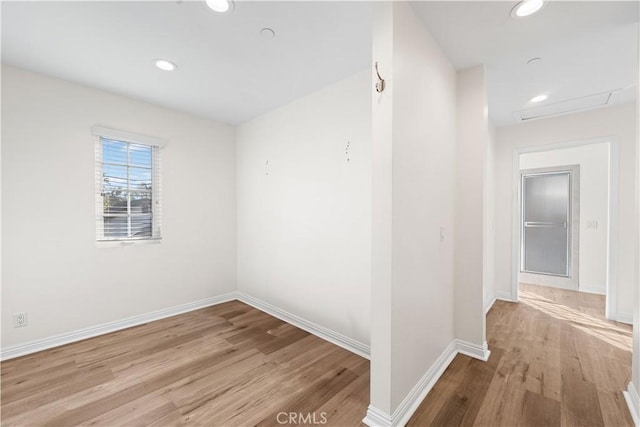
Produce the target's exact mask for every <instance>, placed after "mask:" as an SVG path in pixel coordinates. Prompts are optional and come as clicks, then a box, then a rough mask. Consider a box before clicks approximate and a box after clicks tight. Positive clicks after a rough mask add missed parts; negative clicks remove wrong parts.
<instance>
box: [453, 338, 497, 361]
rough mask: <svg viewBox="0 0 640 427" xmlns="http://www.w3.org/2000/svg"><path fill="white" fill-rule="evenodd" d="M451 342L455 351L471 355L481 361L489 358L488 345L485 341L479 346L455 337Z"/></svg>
mask: <svg viewBox="0 0 640 427" xmlns="http://www.w3.org/2000/svg"><path fill="white" fill-rule="evenodd" d="M453 342H454V343H455V346H456V351H457V352H458V353H460V354H464V355H465V356H469V357H473V358H474V359H479V360H482V361H483V362H486V361H487V360H489V356H490V355H491V352H490V351H489V346H488V345H487V342H486V341H485V342H484V343H483V344H482V345H481V346H479V345H477V344H472V343H470V342H467V341H463V340H459V339H455V340H453Z"/></svg>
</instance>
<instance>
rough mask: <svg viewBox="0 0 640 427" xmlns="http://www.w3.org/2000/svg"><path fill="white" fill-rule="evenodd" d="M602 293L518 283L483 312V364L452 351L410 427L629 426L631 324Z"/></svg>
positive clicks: (630, 423)
mask: <svg viewBox="0 0 640 427" xmlns="http://www.w3.org/2000/svg"><path fill="white" fill-rule="evenodd" d="M604 306H605V299H604V296H601V295H594V294H586V293H580V292H574V291H567V290H562V289H556V288H547V287H541V286H533V285H524V284H522V285H521V287H520V303H519V304H513V303H509V302H504V301H496V303H495V304H494V306H493V308H492V309H491V310H490V311H489V313H488V316H487V339H488V343H489V348H490V350H491V357H490V359H489V361H488V362H487V363H484V362H481V361H478V360H474V359H471V358H469V357H466V356H462V355H458V356H457V357H456V358H455V360H454V361H453V362H452V363H451V365H450V366H449V368H448V369H447V370H446V371H445V373H444V375H443V376H442V377H441V378H440V380H439V381H438V382H437V383H436V385H435V387H434V388H433V390H432V391H431V393H429V395H428V396H427V398H426V399H425V400H424V401H423V402H422V404H421V405H420V407H419V408H418V410H417V411H416V413H415V414H414V416H413V417H412V418H411V421H410V422H409V424H408V425H410V426H426V425H434V426H443V425H447V426H453V425H476V426H520V425H527V426H541V425H544V426H631V425H633V423H632V420H631V417H630V415H629V410H628V409H627V405H626V403H625V400H624V397H623V395H622V390H624V389H625V388H626V386H627V384H628V382H629V379H630V376H631V341H632V337H631V326H629V325H626V324H622V323H616V322H610V321H608V320H606V319H605V317H604Z"/></svg>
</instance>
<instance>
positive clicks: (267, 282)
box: [237, 70, 372, 345]
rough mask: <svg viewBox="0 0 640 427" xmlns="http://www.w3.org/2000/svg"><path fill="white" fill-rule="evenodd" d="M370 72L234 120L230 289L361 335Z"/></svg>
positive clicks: (367, 264)
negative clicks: (234, 260)
mask: <svg viewBox="0 0 640 427" xmlns="http://www.w3.org/2000/svg"><path fill="white" fill-rule="evenodd" d="M371 84H372V83H371V76H370V74H369V70H367V71H363V72H360V73H358V74H356V75H354V76H352V77H350V78H347V79H345V80H342V81H340V82H337V83H334V84H332V85H329V86H327V87H325V88H323V89H321V90H320V91H317V92H314V93H312V94H310V95H307V96H305V97H303V98H300V99H298V100H296V101H294V102H292V103H290V104H288V105H285V106H283V107H281V108H278V109H277V110H274V111H271V112H269V113H267V114H264V115H262V116H260V117H258V118H255V119H253V120H251V121H249V122H247V123H244V124H242V125H240V126H239V127H238V131H237V134H238V142H237V153H238V154H237V157H238V170H237V192H238V289H239V291H240V292H244V293H247V294H248V295H250V296H251V297H254V298H257V299H259V300H261V301H264V302H266V303H269V304H272V305H274V306H276V307H278V308H279V309H281V310H284V311H286V312H288V313H291V314H294V315H296V316H299V317H301V318H303V319H305V320H307V321H310V322H313V323H315V324H317V325H320V326H322V327H325V328H328V329H330V330H332V331H334V332H337V333H339V334H342V335H344V336H346V337H348V338H351V339H353V340H356V341H358V342H360V343H363V344H365V345H368V344H369V338H370V326H369V325H370V318H371V314H370V313H371V307H370V301H371V298H370V293H371V287H370V281H371Z"/></svg>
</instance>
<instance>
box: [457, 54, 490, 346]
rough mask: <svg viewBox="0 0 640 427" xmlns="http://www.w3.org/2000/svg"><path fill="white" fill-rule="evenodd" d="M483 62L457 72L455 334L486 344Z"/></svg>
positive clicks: (485, 158) (485, 97) (463, 338)
mask: <svg viewBox="0 0 640 427" xmlns="http://www.w3.org/2000/svg"><path fill="white" fill-rule="evenodd" d="M487 115H488V110H487V95H486V84H485V70H484V66H477V67H474V68H470V69H467V70H462V71H459V72H458V77H457V129H458V134H457V135H458V136H457V151H456V154H457V156H456V158H457V164H456V211H455V212H456V222H455V298H454V307H455V311H454V313H455V333H456V338H458V339H460V340H462V341H465V342H467V343H471V344H473V345H476V346H479V347H481V348H484V345H485V341H486V338H485V313H484V307H485V295H484V293H485V291H484V283H483V282H484V281H485V280H488V277H486V276H485V271H486V270H487V268H485V264H486V263H485V261H484V254H485V253H487V251H488V248H487V247H486V244H485V241H484V234H485V232H486V231H487V221H486V220H485V218H484V215H485V213H486V212H485V207H484V206H485V198H486V197H487V194H486V192H485V189H484V186H485V183H486V181H487V176H486V174H485V165H486V162H487V145H488V139H489V121H488V117H487Z"/></svg>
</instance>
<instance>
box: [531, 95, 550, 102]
mask: <svg viewBox="0 0 640 427" xmlns="http://www.w3.org/2000/svg"><path fill="white" fill-rule="evenodd" d="M547 98H549V95H546V94H544V93H541V94H540V95H536V96H534V97H533V98H531V100H530V101H529V102H533V103H536V102H542V101H544V100H546V99H547Z"/></svg>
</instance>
